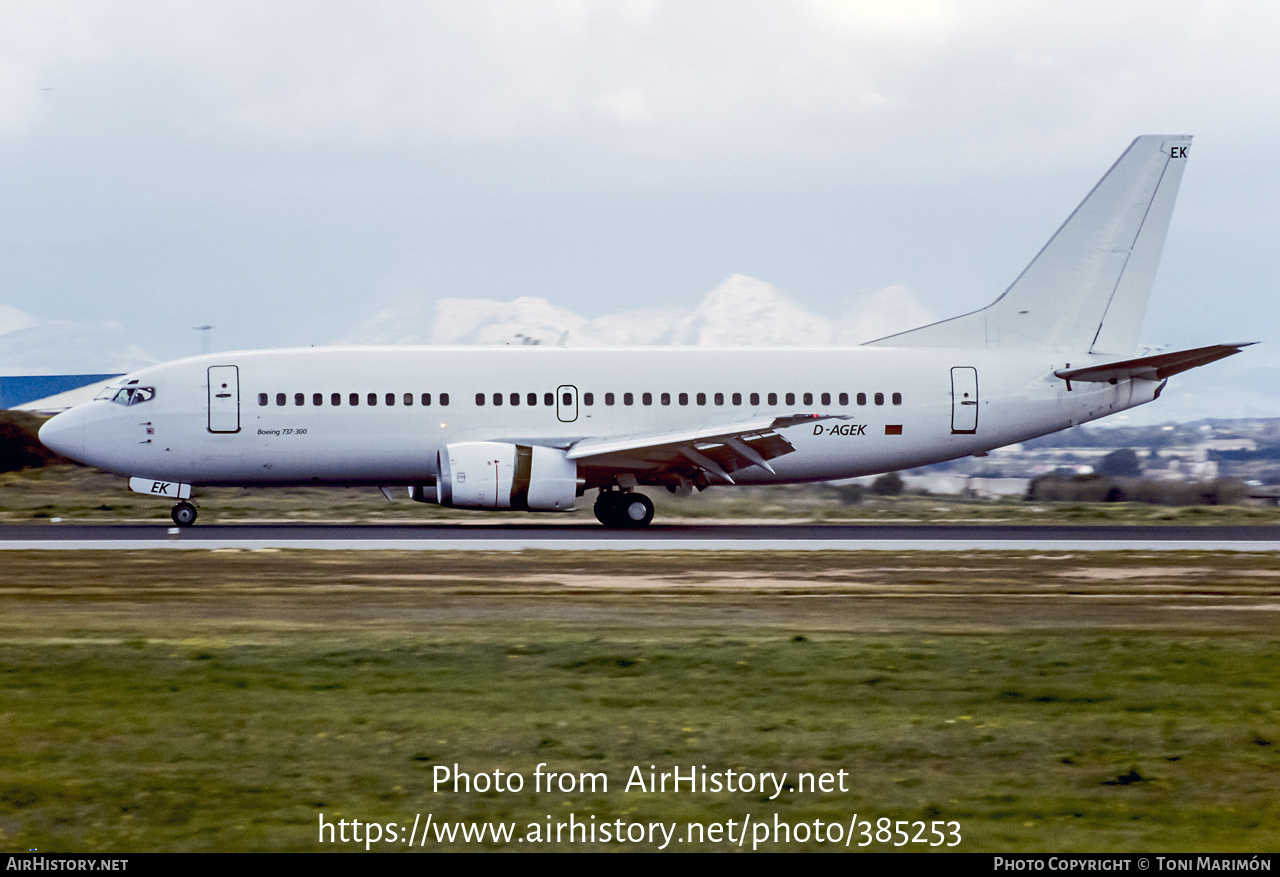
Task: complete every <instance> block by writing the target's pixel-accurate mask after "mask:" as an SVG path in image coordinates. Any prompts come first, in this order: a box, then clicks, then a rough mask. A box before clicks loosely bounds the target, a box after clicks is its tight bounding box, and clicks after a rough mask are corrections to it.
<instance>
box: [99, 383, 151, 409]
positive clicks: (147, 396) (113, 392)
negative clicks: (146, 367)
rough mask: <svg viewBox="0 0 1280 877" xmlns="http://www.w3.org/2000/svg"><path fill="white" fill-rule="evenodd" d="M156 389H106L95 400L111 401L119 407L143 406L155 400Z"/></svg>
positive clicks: (133, 387) (132, 387)
mask: <svg viewBox="0 0 1280 877" xmlns="http://www.w3.org/2000/svg"><path fill="white" fill-rule="evenodd" d="M155 395H156V388H155V387H135V386H127V387H104V388H103V390H102V392H101V393H99V394H98V395H97V396H96V397H95V398H97V399H110V400H111V401H112V402H115V403H116V404H117V405H141V404H142V403H143V402H150V401H151V400H152V399H154V398H155Z"/></svg>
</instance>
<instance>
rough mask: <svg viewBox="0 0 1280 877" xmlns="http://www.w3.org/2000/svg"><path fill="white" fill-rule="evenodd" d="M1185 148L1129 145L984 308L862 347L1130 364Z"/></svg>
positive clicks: (1162, 138) (1155, 137) (1162, 143)
mask: <svg viewBox="0 0 1280 877" xmlns="http://www.w3.org/2000/svg"><path fill="white" fill-rule="evenodd" d="M1190 146H1191V138H1190V137H1188V136H1179V135H1160V134H1151V135H1146V136H1143V137H1139V138H1138V139H1136V140H1134V141H1133V143H1132V144H1131V145H1130V146H1129V148H1128V149H1127V150H1125V153H1124V155H1122V156H1120V159H1119V160H1118V161H1117V162H1116V163H1115V164H1114V165H1112V166H1111V170H1109V171H1107V174H1106V176H1104V177H1103V178H1102V180H1101V181H1100V182H1099V183H1098V185H1096V186H1094V187H1093V191H1092V192H1090V193H1089V195H1088V197H1086V198H1085V199H1084V201H1083V202H1082V203H1081V204H1080V206H1079V207H1077V208H1076V210H1075V212H1074V213H1072V214H1071V216H1070V217H1069V218H1068V219H1067V221H1066V222H1065V223H1063V225H1062V228H1060V229H1058V231H1057V233H1056V234H1054V236H1053V237H1052V238H1050V239H1049V243H1047V244H1045V245H1044V248H1043V249H1042V250H1041V251H1040V252H1039V254H1037V255H1036V257H1035V258H1034V259H1033V260H1032V261H1031V264H1030V265H1028V266H1027V267H1026V269H1025V270H1023V272H1022V274H1020V275H1019V276H1018V279H1017V280H1015V281H1014V282H1013V285H1012V286H1010V287H1009V288H1008V289H1007V290H1006V291H1005V293H1004V295H1002V296H1000V298H998V299H996V301H995V302H994V303H993V304H991V305H990V306H988V307H986V308H984V309H983V310H980V311H975V312H973V313H971V314H965V315H964V316H962V317H955V318H954V319H950V320H943V321H942V322H940V323H933V324H932V325H929V326H924V327H922V328H919V329H912V330H911V331H909V332H902V333H900V334H897V335H890V336H889V337H887V338H880V339H877V340H876V341H871V342H868V343H870V344H879V345H886V346H894V347H989V348H999V349H1004V350H1065V351H1073V352H1074V351H1080V352H1089V353H1097V354H1108V355H1123V356H1130V355H1132V354H1133V353H1134V351H1135V350H1136V348H1137V345H1138V333H1139V331H1140V330H1141V329H1142V320H1143V318H1144V317H1145V316H1146V312H1147V300H1148V299H1149V298H1150V297H1151V287H1152V285H1153V283H1154V282H1155V276H1156V267H1157V265H1158V264H1159V262H1160V252H1161V250H1162V249H1163V247H1164V239H1165V234H1166V232H1167V231H1168V230H1169V219H1170V217H1171V216H1172V215H1173V204H1174V200H1175V199H1176V198H1177V196H1178V185H1179V183H1180V182H1181V181H1182V170H1183V168H1184V167H1185V166H1186V161H1187V155H1188V153H1189V152H1190Z"/></svg>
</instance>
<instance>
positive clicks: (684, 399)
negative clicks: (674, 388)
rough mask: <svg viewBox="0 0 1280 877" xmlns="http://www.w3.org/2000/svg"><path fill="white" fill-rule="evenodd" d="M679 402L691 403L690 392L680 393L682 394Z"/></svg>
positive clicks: (683, 403)
mask: <svg viewBox="0 0 1280 877" xmlns="http://www.w3.org/2000/svg"><path fill="white" fill-rule="evenodd" d="M679 402H680V404H681V405H688V404H689V394H688V393H681V394H680V396H679Z"/></svg>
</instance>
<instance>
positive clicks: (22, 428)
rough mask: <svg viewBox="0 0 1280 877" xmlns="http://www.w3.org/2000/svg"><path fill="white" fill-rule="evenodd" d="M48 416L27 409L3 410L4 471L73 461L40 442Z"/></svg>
mask: <svg viewBox="0 0 1280 877" xmlns="http://www.w3.org/2000/svg"><path fill="white" fill-rule="evenodd" d="M43 423H44V418H42V417H38V416H37V415H35V414H28V413H27V412H25V411H0V472H16V471H17V470H18V469H28V468H33V467H37V466H48V465H49V464H50V463H69V462H71V461H70V460H68V459H67V458H66V457H64V456H62V455H61V454H55V453H54V452H53V451H51V450H49V449H48V448H46V447H45V446H44V445H42V444H40V439H39V438H38V437H37V433H39V432H40V425H41V424H43Z"/></svg>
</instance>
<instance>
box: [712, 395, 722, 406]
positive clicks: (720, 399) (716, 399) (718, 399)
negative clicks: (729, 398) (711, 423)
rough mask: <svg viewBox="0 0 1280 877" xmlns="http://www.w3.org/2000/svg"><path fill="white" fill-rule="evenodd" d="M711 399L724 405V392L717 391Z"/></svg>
mask: <svg viewBox="0 0 1280 877" xmlns="http://www.w3.org/2000/svg"><path fill="white" fill-rule="evenodd" d="M711 399H712V401H713V402H715V403H716V404H717V405H723V404H724V393H716V394H715V395H714V396H712V397H711Z"/></svg>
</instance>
